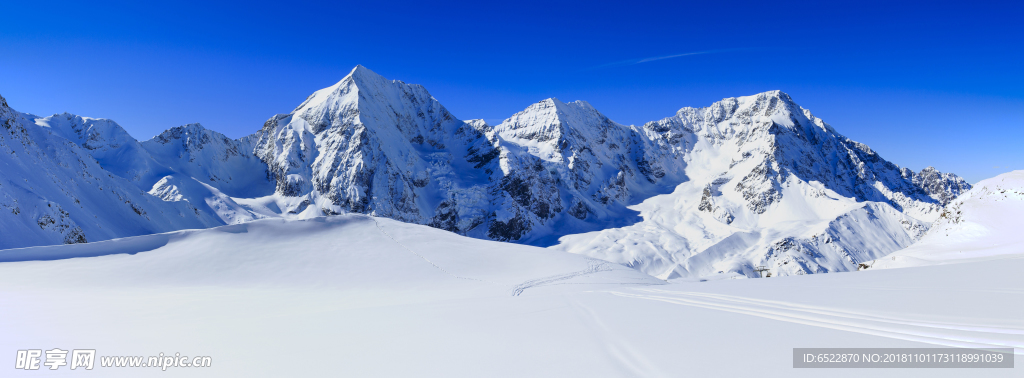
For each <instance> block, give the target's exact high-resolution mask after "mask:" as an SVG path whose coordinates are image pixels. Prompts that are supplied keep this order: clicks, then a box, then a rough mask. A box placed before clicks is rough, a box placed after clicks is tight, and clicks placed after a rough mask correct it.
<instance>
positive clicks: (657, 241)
mask: <svg viewBox="0 0 1024 378" xmlns="http://www.w3.org/2000/svg"><path fill="white" fill-rule="evenodd" d="M0 124H2V125H3V130H0V148H2V149H3V151H0V156H2V157H0V172H2V179H0V207H2V208H3V210H6V211H0V225H2V234H0V248H19V247H29V246H38V245H48V244H61V243H81V242H93V241H100V240H106V239H112V238H120V237H126V236H134V235H143V234H150V233H160V232H167V231H172V230H179V229H187V228H208V227H212V226H217V225H224V224H237V223H244V222H249V221H252V220H256V219H263V218H275V217H280V218H286V219H307V218H313V217H319V216H331V215H338V214H344V213H362V214H369V215H374V216H379V217H387V218H392V219H395V220H399V221H402V222H408V223H416V224H423V225H429V226H432V227H435V228H439V229H443V230H447V231H451V232H454V233H457V234H461V235H465V236H470V237H474V238H479V239H489V240H496V241H505V242H515V243H523V244H530V245H536V246H543V247H549V249H552V250H560V251H567V252H572V253H578V254H583V255H587V256H590V257H596V258H600V259H604V260H608V261H612V262H616V263H620V264H623V265H626V266H630V267H633V268H634V269H637V270H640V271H642V272H644V273H647V274H650V275H654V276H656V277H659V278H663V279H696V278H701V279H710V278H732V277H740V276H748V277H751V276H758V275H761V274H765V275H766V274H773V275H776V276H778V275H794V274H810V273H824V272H834V271H849V270H855V269H856V268H857V266H858V264H860V263H863V262H866V261H871V260H875V259H878V258H880V257H883V256H885V255H888V254H889V253H891V252H893V251H896V250H899V249H903V248H906V247H907V246H909V245H910V244H912V243H914V242H915V241H917V240H918V239H920V238H921V236H922V235H923V234H924V233H925V232H926V231H927V230H928V229H929V228H930V227H931V224H932V223H933V222H935V221H936V220H937V219H939V217H940V216H941V214H943V206H945V205H947V204H950V203H951V202H953V201H954V200H955V199H956V198H957V196H959V195H960V194H961V193H964V192H966V191H968V190H970V189H971V185H970V184H968V183H967V182H965V181H964V180H963V179H961V178H960V177H958V176H956V175H953V174H950V173H942V172H938V171H937V170H935V169H933V168H930V167H929V168H926V169H924V170H922V171H920V172H914V171H912V170H910V169H907V168H900V167H899V166H897V165H896V164H893V163H891V162H889V161H886V160H884V159H883V158H881V157H880V156H879V155H878V154H877V153H875V152H874V151H872V150H871V149H870V148H869V147H868V146H866V145H863V144H861V143H857V142H855V141H852V140H850V139H848V138H846V137H844V136H842V135H841V134H839V133H838V132H837V131H836V130H835V129H834V128H833V127H832V126H830V125H828V124H827V123H825V122H824V121H822V120H821V119H819V118H817V117H815V116H814V115H812V114H811V112H810V111H808V110H806V109H803V108H801V107H800V106H799V105H797V104H796V103H795V102H794V101H793V100H792V99H791V98H790V97H789V96H788V95H787V94H785V93H783V92H780V91H770V92H764V93H760V94H756V95H753V96H746V97H737V98H727V99H724V100H722V101H719V102H716V103H714V104H712V105H711V106H708V107H705V108H683V109H681V110H679V111H678V112H677V113H676V114H675V115H674V116H672V117H668V118H665V119H662V120H658V121H652V122H648V123H646V124H644V125H642V126H631V125H622V124H619V123H616V122H614V121H612V120H611V119H609V118H608V117H606V116H605V115H603V114H601V113H600V112H599V111H598V110H596V109H595V108H594V107H592V106H591V105H590V104H588V103H586V102H584V101H575V102H569V103H566V102H562V101H560V100H558V99H554V98H551V99H546V100H543V101H540V102H538V103H535V104H532V105H530V106H529V107H527V108H526V109H525V110H523V111H521V112H519V113H516V114H514V115H512V116H511V117H509V118H508V119H506V120H504V121H503V122H501V123H500V124H497V125H489V124H487V123H486V122H484V121H482V120H467V121H462V120H459V119H457V118H456V117H455V116H454V115H452V114H451V113H450V112H449V111H448V110H446V109H445V108H444V106H442V105H441V104H440V102H438V101H437V100H436V99H435V98H434V97H433V96H431V95H430V93H429V92H428V91H427V90H426V89H425V88H424V87H422V86H419V85H414V84H406V83H403V82H401V81H396V80H388V79H385V78H383V77H382V76H380V75H377V74H376V73H374V72H372V71H370V70H369V69H367V68H365V67H362V66H357V67H355V68H354V69H353V70H352V71H351V73H350V74H349V75H347V76H346V77H345V78H343V79H342V80H341V81H339V82H338V83H336V84H334V85H332V86H330V87H327V88H324V89H321V90H319V91H316V92H314V93H313V94H312V95H310V96H309V97H308V98H307V99H306V100H305V101H303V102H302V103H301V104H300V105H299V106H298V107H297V108H295V110H293V111H292V112H291V113H288V114H278V115H275V116H272V117H270V119H269V120H267V122H265V123H264V125H263V126H262V128H260V129H259V130H258V131H256V132H255V133H254V134H252V135H250V136H246V137H243V138H239V139H231V138H228V137H226V136H224V135H223V134H220V133H217V132H215V131H212V130H208V129H205V128H204V127H203V126H201V125H199V124H190V125H185V126H181V127H175V128H172V129H169V130H167V131H165V132H164V133H162V134H160V135H158V136H156V137H154V138H153V139H150V140H147V141H144V142H139V141H137V140H135V139H134V138H132V137H131V136H130V135H129V134H128V133H127V132H126V131H125V130H124V129H123V128H121V127H120V126H119V125H118V124H117V123H115V122H113V121H110V120H105V119H94V118H87V117H81V116H77V115H71V114H59V115H53V116H49V117H39V116H35V115H32V114H27V113H19V112H17V111H14V110H12V109H10V108H9V107H8V106H7V104H6V101H4V100H2V98H0Z"/></svg>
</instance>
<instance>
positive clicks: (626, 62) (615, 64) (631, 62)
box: [591, 48, 752, 68]
mask: <svg viewBox="0 0 1024 378" xmlns="http://www.w3.org/2000/svg"><path fill="white" fill-rule="evenodd" d="M742 50H752V49H751V48H736V49H724V50H708V51H695V52H688V53H682V54H673V55H665V56H654V57H650V58H641V59H630V60H623V61H621V62H613V63H607V64H602V65H599V66H594V67H591V68H607V67H622V66H632V65H634V64H640V63H647V62H654V61H658V60H665V59H672V58H679V57H684V56H692V55H705V54H717V53H724V52H732V51H742Z"/></svg>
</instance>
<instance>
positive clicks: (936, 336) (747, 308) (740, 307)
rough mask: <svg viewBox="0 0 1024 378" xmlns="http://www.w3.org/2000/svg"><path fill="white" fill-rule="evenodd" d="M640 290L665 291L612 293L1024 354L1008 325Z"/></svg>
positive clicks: (1021, 340)
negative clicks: (955, 324)
mask: <svg viewBox="0 0 1024 378" xmlns="http://www.w3.org/2000/svg"><path fill="white" fill-rule="evenodd" d="M638 290H639V291H647V292H652V291H660V292H661V293H660V294H663V295H648V294H631V293H621V292H610V293H611V294H614V295H618V296H623V297H630V298H638V299H647V300H655V301H660V302H667V303H672V304H679V305H686V306H692V307H699V308H706V309H712V310H719V311H726V312H733V313H739V314H745V315H752V316H757V317H762V318H768V319H773V320H780V321H785V322H790V323H797V324H804V325H811V326H816V327H822V328H831V329H838V330H845V331H851V332H858V333H864V334H870V335H876V336H883V337H889V338H895V339H902V340H909V341H917V342H925V343H930V344H939V345H948V346H956V347H970V348H979V347H980V348H991V347H1012V348H1015V352H1016V353H1018V354H1024V338H1022V337H1020V336H1019V334H1018V333H1017V332H1015V331H1016V330H1015V329H1006V330H1008V331H1011V332H998V331H997V330H1001V329H999V328H993V327H975V326H968V327H961V328H958V329H951V328H950V327H949V325H946V324H940V326H939V327H932V326H929V324H931V323H929V322H916V321H907V320H901V319H897V320H895V321H893V320H886V319H892V318H884V317H877V316H857V315H850V314H848V313H846V314H843V312H841V311H835V310H829V311H824V310H805V309H801V308H808V307H810V306H803V305H799V304H795V303H792V304H791V303H786V302H775V303H776V304H773V305H765V304H762V303H758V302H771V301H759V300H754V299H747V298H742V297H729V296H723V297H729V298H715V297H716V295H714V294H706V293H688V292H672V293H670V292H665V291H661V290H656V289H647V290H644V289H638ZM666 295H671V296H666ZM836 314H841V315H836ZM979 329H984V331H979Z"/></svg>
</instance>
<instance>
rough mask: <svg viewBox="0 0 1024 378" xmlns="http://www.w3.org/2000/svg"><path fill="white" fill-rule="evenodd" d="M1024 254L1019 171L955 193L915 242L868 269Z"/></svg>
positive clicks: (1023, 175) (1023, 186)
mask: <svg viewBox="0 0 1024 378" xmlns="http://www.w3.org/2000/svg"><path fill="white" fill-rule="evenodd" d="M1021 258H1024V171H1013V172H1009V173H1004V174H1001V175H999V176H996V177H993V178H990V179H987V180H982V181H981V182H979V183H977V184H976V185H974V188H972V189H971V190H970V191H968V192H967V193H964V194H962V195H961V196H959V197H957V198H956V200H954V201H953V202H951V203H950V204H949V205H946V207H945V208H944V209H943V211H942V215H941V216H940V217H939V219H938V221H937V222H936V223H935V225H934V226H932V228H931V229H930V230H928V233H927V234H926V235H924V237H922V238H921V240H920V241H918V242H917V243H914V245H912V246H910V247H909V248H906V249H903V250H900V251H897V252H894V253H893V254H891V255H889V256H886V257H884V258H880V259H878V260H876V261H873V262H869V263H867V265H868V266H870V268H868V269H888V268H905V267H913V266H925V265H937V264H957V263H963V262H967V261H982V260H1002V259H1021Z"/></svg>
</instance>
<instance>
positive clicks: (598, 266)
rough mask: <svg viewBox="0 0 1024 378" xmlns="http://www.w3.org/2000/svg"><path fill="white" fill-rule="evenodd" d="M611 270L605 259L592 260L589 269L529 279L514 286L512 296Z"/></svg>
mask: <svg viewBox="0 0 1024 378" xmlns="http://www.w3.org/2000/svg"><path fill="white" fill-rule="evenodd" d="M609 270H612V269H611V268H610V267H608V263H606V262H603V261H599V260H590V263H589V266H588V267H587V269H584V270H581V271H577V272H570V273H564V274H558V275H554V276H547V277H541V278H537V279H533V280H529V281H526V282H523V283H521V284H518V285H516V286H513V287H512V296H513V297H515V296H518V295H519V294H522V293H523V291H525V290H526V289H529V288H531V287H537V286H543V285H547V284H550V283H552V282H558V281H564V280H568V279H572V278H576V277H582V276H587V275H591V274H594V273H597V272H603V271H609Z"/></svg>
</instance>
